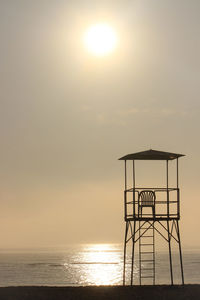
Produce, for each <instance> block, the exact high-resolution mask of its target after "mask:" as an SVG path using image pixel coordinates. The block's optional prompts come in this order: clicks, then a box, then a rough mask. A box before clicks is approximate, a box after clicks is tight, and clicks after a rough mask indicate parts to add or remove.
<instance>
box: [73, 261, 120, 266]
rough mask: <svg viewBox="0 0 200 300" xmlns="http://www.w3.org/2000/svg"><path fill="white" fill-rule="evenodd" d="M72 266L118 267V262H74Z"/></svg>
mask: <svg viewBox="0 0 200 300" xmlns="http://www.w3.org/2000/svg"><path fill="white" fill-rule="evenodd" d="M70 264H71V265H118V264H119V263H118V262H101V261H95V262H93V261H91V262H74V263H70Z"/></svg>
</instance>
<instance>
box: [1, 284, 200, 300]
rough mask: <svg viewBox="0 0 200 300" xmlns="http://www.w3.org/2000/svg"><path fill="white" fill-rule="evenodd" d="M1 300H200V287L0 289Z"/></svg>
mask: <svg viewBox="0 0 200 300" xmlns="http://www.w3.org/2000/svg"><path fill="white" fill-rule="evenodd" d="M0 299H1V300H23V299H26V300H37V299H38V300H64V299H67V300H70V299H77V300H79V299H80V300H81V299H85V300H87V299H95V300H96V299H97V300H100V299H101V300H102V299H106V300H109V299H111V300H112V299H122V300H125V299H132V300H133V299H134V300H143V299H148V300H154V299H155V300H190V299H192V300H195V299H197V300H198V299H200V285H198V284H196V285H193V284H191V285H185V286H181V285H174V286H169V285H158V286H133V287H130V286H125V287H123V286H99V287H93V286H89V287H47V286H41V287H36V286H35V287H34V286H22V287H1V288H0Z"/></svg>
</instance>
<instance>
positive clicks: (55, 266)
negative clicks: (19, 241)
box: [0, 244, 200, 287]
mask: <svg viewBox="0 0 200 300" xmlns="http://www.w3.org/2000/svg"><path fill="white" fill-rule="evenodd" d="M183 264H184V277H185V283H186V284H200V249H198V248H196V249H183ZM130 266H131V255H130V252H128V264H127V284H128V283H129V278H130ZM173 267H174V268H173V272H174V284H181V276H180V267H179V255H178V252H175V253H174V254H173ZM122 274H123V246H122V245H121V244H80V245H70V246H62V247H46V248H21V249H19V248H18V249H0V286H1V287H2V286H28V285H32V286H90V285H91V286H93V285H97V286H98V285H122ZM138 279H139V265H138V256H137V255H136V257H135V264H134V284H136V285H137V284H138V283H139V281H138ZM143 284H152V282H151V280H150V279H147V280H146V281H145V282H144V283H143ZM156 284H170V271H169V256H168V252H167V251H164V250H159V251H156Z"/></svg>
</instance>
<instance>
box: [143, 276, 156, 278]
mask: <svg viewBox="0 0 200 300" xmlns="http://www.w3.org/2000/svg"><path fill="white" fill-rule="evenodd" d="M141 278H154V276H141Z"/></svg>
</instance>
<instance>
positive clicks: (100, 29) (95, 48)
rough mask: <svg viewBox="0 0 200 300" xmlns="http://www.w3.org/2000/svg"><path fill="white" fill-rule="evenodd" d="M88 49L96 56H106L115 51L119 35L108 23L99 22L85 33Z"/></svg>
mask: <svg viewBox="0 0 200 300" xmlns="http://www.w3.org/2000/svg"><path fill="white" fill-rule="evenodd" d="M84 44H85V47H86V48H87V50H88V51H89V52H90V53H91V54H93V55H95V56H105V55H108V54H110V53H111V52H113V51H114V50H115V48H116V46H117V35H116V33H115V31H114V29H113V28H112V27H111V26H109V25H108V24H106V23H99V24H96V25H92V26H91V27H89V28H88V30H87V31H86V32H85V35H84Z"/></svg>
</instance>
